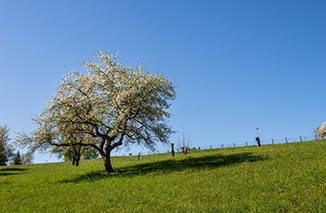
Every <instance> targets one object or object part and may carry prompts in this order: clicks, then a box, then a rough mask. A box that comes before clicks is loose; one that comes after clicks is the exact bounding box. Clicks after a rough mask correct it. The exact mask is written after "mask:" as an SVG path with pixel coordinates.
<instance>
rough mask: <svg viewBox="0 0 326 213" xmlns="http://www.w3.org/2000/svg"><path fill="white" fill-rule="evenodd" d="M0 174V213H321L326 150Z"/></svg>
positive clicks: (319, 146)
mask: <svg viewBox="0 0 326 213" xmlns="http://www.w3.org/2000/svg"><path fill="white" fill-rule="evenodd" d="M112 163H113V167H114V168H115V169H116V170H117V172H115V173H112V174H110V175H108V176H106V175H104V169H103V163H102V161H101V160H99V159H98V160H90V161H82V162H81V164H80V167H74V166H71V165H70V164H69V163H52V164H39V165H29V166H12V167H0V212H326V142H325V141H324V142H323V141H313V142H304V143H289V144H278V145H265V146H262V147H260V148H257V147H240V148H227V149H212V150H201V151H191V152H190V153H189V154H188V155H187V156H181V154H179V153H177V154H176V156H175V157H174V158H173V157H171V154H169V153H167V154H157V155H147V156H142V157H141V159H140V161H138V160H137V157H136V156H127V157H113V158H112Z"/></svg>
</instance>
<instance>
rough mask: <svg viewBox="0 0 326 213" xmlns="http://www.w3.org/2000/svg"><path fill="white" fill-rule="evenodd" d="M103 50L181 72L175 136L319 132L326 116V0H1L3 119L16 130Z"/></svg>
mask: <svg viewBox="0 0 326 213" xmlns="http://www.w3.org/2000/svg"><path fill="white" fill-rule="evenodd" d="M97 51H109V52H111V53H116V52H120V53H119V59H118V61H120V62H121V63H122V64H124V65H125V66H135V65H137V64H139V62H141V61H144V63H145V65H146V66H147V68H148V70H149V71H151V72H153V73H156V72H159V73H162V74H167V75H168V76H169V78H171V79H172V78H174V79H175V85H176V86H177V93H178V97H177V100H176V101H174V102H173V103H172V107H171V112H172V113H173V114H174V117H173V118H172V119H171V120H170V124H171V125H172V126H173V128H174V130H176V131H178V133H177V134H175V135H174V136H172V137H171V142H176V141H177V138H178V137H180V139H181V138H182V133H185V135H186V137H188V134H189V135H190V140H191V142H192V146H195V147H197V146H201V147H203V148H205V147H206V148H208V147H209V146H210V145H213V147H218V146H220V145H221V144H224V145H225V146H226V145H232V144H233V143H236V144H243V143H245V141H248V142H253V141H254V139H255V137H256V128H257V127H258V128H259V136H260V137H261V139H262V140H267V141H269V140H270V139H271V138H275V139H279V138H284V137H294V136H312V131H313V129H314V128H316V127H318V126H319V125H320V124H321V123H322V122H324V121H325V120H326V111H325V106H326V98H325V91H326V90H325V79H326V1H323V0H322V1H311V0H306V1H303V0H292V1H289V0H271V1H268V0H266V1H261V0H257V1H254V0H249V1H231V0H216V1H209V0H207V1H203V0H196V1H194V0H187V1H181V0H180V1H175V0H164V1H163V0H162V1H161V0H158V1H152V0H138V1H136V0H134V1H131V0H122V1H117V0H114V1H113V0H112V1H107V0H105V1H91V0H82V1H77V0H71V1H66V0H47V1H41V0H29V1H25V0H15V1H8V0H0V100H1V102H0V124H1V125H5V124H7V125H8V126H9V127H10V128H11V130H12V131H11V137H12V138H14V137H15V132H21V131H26V132H30V131H32V130H34V129H35V126H34V125H33V124H32V121H31V117H35V116H36V115H37V114H39V113H40V112H41V111H42V109H43V108H44V107H46V106H47V102H48V99H47V97H51V96H52V95H54V92H55V88H56V86H57V85H58V84H59V82H60V79H61V77H62V76H63V75H65V74H67V73H68V72H69V71H71V70H80V71H82V70H83V68H82V67H81V66H80V62H81V60H83V59H92V57H93V54H94V53H95V52H97ZM166 149H167V148H165V147H163V148H162V147H159V150H162V151H166ZM142 152H147V151H144V150H142ZM122 153H123V152H122ZM45 160H49V157H48V156H45V155H43V156H42V155H37V156H36V158H35V160H34V162H44V161H45Z"/></svg>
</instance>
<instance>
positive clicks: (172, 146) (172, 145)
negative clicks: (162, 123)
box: [171, 143, 174, 157]
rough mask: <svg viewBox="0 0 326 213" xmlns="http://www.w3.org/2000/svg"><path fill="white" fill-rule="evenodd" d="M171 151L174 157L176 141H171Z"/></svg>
mask: <svg viewBox="0 0 326 213" xmlns="http://www.w3.org/2000/svg"><path fill="white" fill-rule="evenodd" d="M171 150H172V151H171V153H172V157H174V143H171Z"/></svg>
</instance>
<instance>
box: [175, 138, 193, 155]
mask: <svg viewBox="0 0 326 213" xmlns="http://www.w3.org/2000/svg"><path fill="white" fill-rule="evenodd" d="M190 147H191V142H190V137H189V136H188V140H187V141H186V137H185V134H184V133H183V134H182V143H180V140H179V138H178V148H177V150H181V153H182V155H186V154H188V152H189V150H190Z"/></svg>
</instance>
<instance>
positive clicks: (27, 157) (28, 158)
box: [21, 152, 34, 165]
mask: <svg viewBox="0 0 326 213" xmlns="http://www.w3.org/2000/svg"><path fill="white" fill-rule="evenodd" d="M33 158H34V157H33V153H32V152H26V153H22V154H21V162H22V164H23V165H26V164H32V163H33Z"/></svg>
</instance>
